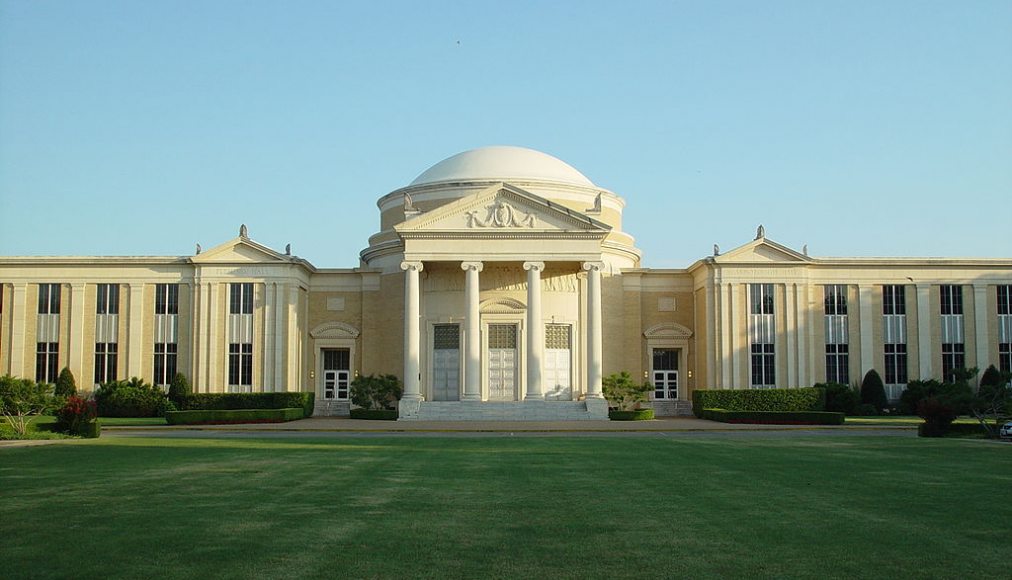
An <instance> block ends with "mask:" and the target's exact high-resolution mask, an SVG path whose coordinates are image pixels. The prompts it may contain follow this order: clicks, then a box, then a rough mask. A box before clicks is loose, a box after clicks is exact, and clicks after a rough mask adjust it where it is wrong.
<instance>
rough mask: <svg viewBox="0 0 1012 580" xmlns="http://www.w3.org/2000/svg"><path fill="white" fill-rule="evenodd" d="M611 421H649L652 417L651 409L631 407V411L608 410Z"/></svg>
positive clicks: (652, 411)
mask: <svg viewBox="0 0 1012 580" xmlns="http://www.w3.org/2000/svg"><path fill="white" fill-rule="evenodd" d="M608 418H609V419H611V420H612V421H649V420H650V419H653V418H654V410H653V409H633V410H632V411H608Z"/></svg>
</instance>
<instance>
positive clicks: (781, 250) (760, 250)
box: [713, 238, 811, 264]
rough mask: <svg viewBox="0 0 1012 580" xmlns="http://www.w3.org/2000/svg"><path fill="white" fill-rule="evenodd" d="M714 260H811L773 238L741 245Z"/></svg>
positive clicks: (745, 261) (728, 261)
mask: <svg viewBox="0 0 1012 580" xmlns="http://www.w3.org/2000/svg"><path fill="white" fill-rule="evenodd" d="M713 261H714V262H717V263H724V264H728V263H730V264H734V263H750V264H754V263H756V262H765V263H785V262H788V263H790V262H795V263H803V262H809V261H811V260H810V259H809V258H808V256H806V255H804V254H801V253H798V252H796V251H794V250H792V249H790V248H788V247H787V246H784V245H782V244H778V243H776V242H774V241H773V240H769V239H766V238H759V239H758V240H753V241H751V242H749V243H747V244H745V245H744V246H739V247H737V248H735V249H733V250H731V251H729V252H727V253H725V254H721V255H719V256H715V257H714V258H713Z"/></svg>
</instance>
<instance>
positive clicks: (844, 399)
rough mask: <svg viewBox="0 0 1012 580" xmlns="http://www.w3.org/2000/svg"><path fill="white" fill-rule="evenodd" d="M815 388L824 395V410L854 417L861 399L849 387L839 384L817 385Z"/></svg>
mask: <svg viewBox="0 0 1012 580" xmlns="http://www.w3.org/2000/svg"><path fill="white" fill-rule="evenodd" d="M815 387H816V388H821V389H822V390H823V391H824V392H825V393H826V410H827V411H832V412H835V413H844V414H846V415H856V414H857V412H858V406H859V405H860V404H861V398H860V397H859V396H858V394H857V391H855V390H854V389H852V388H851V387H850V385H843V384H840V383H819V384H817V385H815Z"/></svg>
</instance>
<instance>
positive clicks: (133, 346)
mask: <svg viewBox="0 0 1012 580" xmlns="http://www.w3.org/2000/svg"><path fill="white" fill-rule="evenodd" d="M128 325H129V326H128V328H129V329H130V336H129V339H128V340H129V343H128V344H129V346H128V347H127V353H128V354H127V371H128V373H127V376H128V377H131V378H132V377H139V376H141V374H142V373H143V371H142V369H143V364H142V362H143V361H141V352H142V351H143V349H144V284H143V283H133V284H130V320H129V322H128Z"/></svg>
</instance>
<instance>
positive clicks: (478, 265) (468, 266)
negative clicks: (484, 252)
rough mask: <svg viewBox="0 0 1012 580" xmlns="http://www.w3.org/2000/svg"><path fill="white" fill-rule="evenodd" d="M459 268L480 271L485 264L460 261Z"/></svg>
mask: <svg viewBox="0 0 1012 580" xmlns="http://www.w3.org/2000/svg"><path fill="white" fill-rule="evenodd" d="M460 269H461V270H474V271H475V272H481V271H482V270H484V269H485V264H484V263H482V262H461V263H460Z"/></svg>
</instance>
